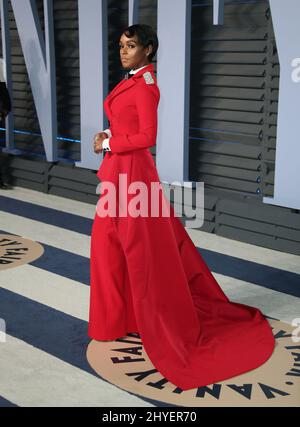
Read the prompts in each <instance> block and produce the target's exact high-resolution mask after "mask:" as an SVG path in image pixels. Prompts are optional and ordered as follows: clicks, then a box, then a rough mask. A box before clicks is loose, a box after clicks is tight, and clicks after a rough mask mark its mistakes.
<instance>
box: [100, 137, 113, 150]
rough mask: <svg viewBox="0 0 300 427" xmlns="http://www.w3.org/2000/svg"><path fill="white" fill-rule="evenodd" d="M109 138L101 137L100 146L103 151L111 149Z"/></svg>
mask: <svg viewBox="0 0 300 427" xmlns="http://www.w3.org/2000/svg"><path fill="white" fill-rule="evenodd" d="M109 140H110V138H105V139H103V142H102V148H103V150H104V151H111V149H110V146H109Z"/></svg>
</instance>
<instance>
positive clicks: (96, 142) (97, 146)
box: [94, 132, 108, 154]
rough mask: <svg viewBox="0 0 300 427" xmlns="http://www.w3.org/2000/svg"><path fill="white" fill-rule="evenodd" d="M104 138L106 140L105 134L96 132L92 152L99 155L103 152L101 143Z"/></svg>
mask: <svg viewBox="0 0 300 427" xmlns="http://www.w3.org/2000/svg"><path fill="white" fill-rule="evenodd" d="M105 138H108V135H107V134H106V133H105V132H98V133H96V135H95V136H94V152H95V153H97V154H98V153H101V152H102V151H103V148H102V142H103V140H104V139H105Z"/></svg>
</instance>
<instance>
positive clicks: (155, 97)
mask: <svg viewBox="0 0 300 427" xmlns="http://www.w3.org/2000/svg"><path fill="white" fill-rule="evenodd" d="M159 98H160V93H159V89H158V87H157V86H156V85H154V84H153V85H150V84H149V85H148V84H146V83H145V82H143V84H141V87H140V88H139V90H138V91H137V95H136V108H137V111H138V119H139V132H138V133H136V134H132V135H129V134H124V135H117V136H112V137H111V138H110V139H109V146H110V149H111V153H123V152H126V151H132V150H137V149H141V148H149V147H151V146H153V145H155V144H156V135H157V108H158V103H159Z"/></svg>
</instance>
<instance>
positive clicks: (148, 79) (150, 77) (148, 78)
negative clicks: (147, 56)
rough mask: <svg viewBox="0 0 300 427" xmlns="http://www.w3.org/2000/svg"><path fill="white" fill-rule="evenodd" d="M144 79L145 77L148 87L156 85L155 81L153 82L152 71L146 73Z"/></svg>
mask: <svg viewBox="0 0 300 427" xmlns="http://www.w3.org/2000/svg"><path fill="white" fill-rule="evenodd" d="M143 77H144V79H145V82H146V83H147V85H151V84H153V83H155V81H154V80H153V77H152V75H151V73H150V71H146V72H145V73H144V74H143Z"/></svg>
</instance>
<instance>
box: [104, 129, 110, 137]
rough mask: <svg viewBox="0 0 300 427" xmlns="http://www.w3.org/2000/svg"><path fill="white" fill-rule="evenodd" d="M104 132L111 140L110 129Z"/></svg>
mask: <svg viewBox="0 0 300 427" xmlns="http://www.w3.org/2000/svg"><path fill="white" fill-rule="evenodd" d="M102 132H105V133H107V135H108V137H109V138H111V137H112V134H111V131H110V129H105V130H104V131H102Z"/></svg>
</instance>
